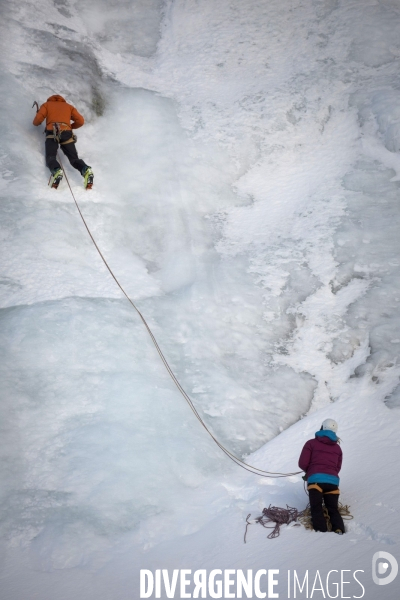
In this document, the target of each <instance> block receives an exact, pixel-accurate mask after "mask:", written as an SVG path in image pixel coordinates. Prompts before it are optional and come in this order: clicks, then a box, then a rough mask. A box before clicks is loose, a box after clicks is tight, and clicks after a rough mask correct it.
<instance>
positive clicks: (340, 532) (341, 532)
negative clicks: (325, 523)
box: [335, 529, 343, 535]
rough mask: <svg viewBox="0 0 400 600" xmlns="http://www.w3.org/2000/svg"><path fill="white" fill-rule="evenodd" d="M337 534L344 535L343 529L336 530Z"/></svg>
mask: <svg viewBox="0 0 400 600" xmlns="http://www.w3.org/2000/svg"><path fill="white" fill-rule="evenodd" d="M335 533H337V534H338V535H343V531H342V530H341V529H335Z"/></svg>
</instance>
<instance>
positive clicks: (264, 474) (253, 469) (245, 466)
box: [36, 103, 302, 479]
mask: <svg viewBox="0 0 400 600" xmlns="http://www.w3.org/2000/svg"><path fill="white" fill-rule="evenodd" d="M36 104H37V103H36ZM57 159H58V161H59V163H60V165H61V169H62V170H63V172H64V175H65V179H66V181H67V184H68V187H69V190H70V192H71V195H72V198H73V200H74V202H75V206H76V208H77V210H78V212H79V215H80V217H81V219H82V222H83V224H84V226H85V228H86V231H87V232H88V234H89V237H90V239H91V240H92V242H93V244H94V246H95V248H96V250H97V252H98V254H99V256H100V258H101V260H102V261H103V263H104V265H105V266H106V268H107V270H108V272H109V273H110V275H111V277H112V278H113V279H114V281H115V283H116V284H117V286H118V287H119V289H120V290H121V292H122V293H123V295H124V296H125V298H126V299H127V300H128V302H129V303H130V304H131V306H132V307H133V308H134V309H135V311H136V313H137V314H138V315H139V317H140V319H141V321H142V323H143V325H144V326H145V328H146V330H147V332H148V334H149V336H150V338H151V340H152V342H153V344H154V346H155V348H156V350H157V352H158V355H159V356H160V358H161V360H162V362H163V364H164V366H165V368H166V370H167V371H168V374H169V376H170V377H171V379H172V381H173V382H174V384H175V385H176V387H177V388H178V390H179V392H180V393H181V394H182V396H183V397H184V399H185V400H186V402H187V403H188V405H189V406H190V408H191V410H192V411H193V413H194V415H195V416H196V418H197V419H198V421H199V422H200V424H201V425H202V427H204V429H205V430H206V431H207V433H208V434H209V436H210V437H211V438H212V439H213V440H214V442H215V443H216V444H217V446H218V447H219V448H220V449H221V450H222V452H224V453H225V454H226V456H228V458H230V459H231V460H232V461H233V462H234V463H236V464H237V465H238V466H239V467H241V468H242V469H245V470H246V471H249V472H250V473H254V475H258V476H260V477H267V478H271V479H277V478H281V477H292V476H293V475H298V474H299V473H301V472H302V471H296V472H294V473H280V472H276V473H275V472H271V471H264V470H263V469H260V468H258V467H254V466H252V465H249V464H248V463H246V462H244V461H243V460H241V459H240V458H238V457H237V456H235V454H233V453H232V452H230V450H228V449H227V448H225V446H224V445H223V444H221V442H219V441H218V439H217V438H216V437H215V436H214V434H213V433H212V432H211V431H210V429H209V428H208V427H207V425H206V423H205V422H204V421H203V419H202V418H201V416H200V414H199V413H198V411H197V409H196V407H195V406H194V404H193V402H192V400H191V398H190V397H189V395H188V394H187V393H186V391H185V390H184V389H183V387H182V385H181V384H180V383H179V381H178V379H177V377H176V375H175V373H174V372H173V371H172V368H171V367H170V365H169V363H168V361H167V359H166V358H165V356H164V354H163V352H162V350H161V348H160V346H159V345H158V342H157V340H156V338H155V336H154V334H153V332H152V330H151V329H150V326H149V325H148V323H147V321H146V319H145V318H144V316H143V315H142V313H141V312H140V310H139V309H138V308H137V306H136V305H135V304H134V302H133V301H132V300H131V298H130V297H129V296H128V294H127V293H126V291H125V290H124V288H123V287H122V285H121V284H120V282H119V281H118V279H117V277H116V276H115V274H114V272H113V271H112V269H111V267H110V266H109V264H108V262H107V261H106V259H105V257H104V255H103V254H102V252H101V250H100V248H99V246H98V245H97V242H96V240H95V239H94V237H93V234H92V232H91V231H90V228H89V226H88V224H87V223H86V220H85V217H84V216H83V214H82V211H81V209H80V207H79V204H78V202H77V200H76V198H75V195H74V192H73V191H72V187H71V184H70V182H69V179H68V177H67V174H66V172H65V170H64V167H63V165H62V162H61V159H60V155H59V153H58V152H57Z"/></svg>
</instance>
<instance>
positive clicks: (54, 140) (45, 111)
mask: <svg viewBox="0 0 400 600" xmlns="http://www.w3.org/2000/svg"><path fill="white" fill-rule="evenodd" d="M45 119H46V165H47V166H48V167H49V169H50V171H51V175H52V176H51V178H50V182H49V185H51V187H53V188H57V187H58V185H59V183H60V181H61V179H62V176H63V172H62V169H61V166H60V163H59V162H58V161H57V150H58V145H60V146H61V149H62V151H63V152H64V154H65V156H66V157H67V158H68V160H69V162H70V163H71V165H72V166H73V167H74V168H75V169H78V171H79V172H80V173H81V175H82V176H83V178H84V186H85V188H86V189H88V188H91V187H92V185H93V171H92V169H91V167H89V166H88V165H87V164H86V163H85V162H84V161H83V160H82V159H81V158H79V157H78V152H77V150H76V147H75V141H76V138H74V137H73V135H72V129H78V127H82V125H83V124H84V122H85V119H84V118H83V117H82V115H81V114H80V113H79V112H78V111H77V110H76V108H75V107H74V106H72V104H68V102H66V101H65V99H64V98H63V97H62V96H59V95H58V94H56V95H54V96H50V98H47V101H46V102H45V103H44V104H42V106H41V107H40V108H39V110H38V112H37V113H36V116H35V118H34V119H33V124H34V125H36V126H37V125H40V124H41V123H43V121H44V120H45ZM71 122H72V123H71Z"/></svg>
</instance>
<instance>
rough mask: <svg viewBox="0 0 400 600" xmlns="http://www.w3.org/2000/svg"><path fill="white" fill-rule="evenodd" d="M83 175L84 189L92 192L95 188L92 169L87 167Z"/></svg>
mask: <svg viewBox="0 0 400 600" xmlns="http://www.w3.org/2000/svg"><path fill="white" fill-rule="evenodd" d="M82 175H83V187H84V188H85V190H91V189H92V187H93V179H94V175H93V171H92V169H91V168H90V167H86V169H85V170H84V171H83V173H82Z"/></svg>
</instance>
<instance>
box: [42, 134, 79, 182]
mask: <svg viewBox="0 0 400 600" xmlns="http://www.w3.org/2000/svg"><path fill="white" fill-rule="evenodd" d="M48 136H52V137H48ZM71 137H72V132H71V130H70V129H67V130H66V131H62V132H61V136H60V138H61V141H62V142H66V141H67V140H69V139H71ZM60 147H61V150H62V151H63V152H64V154H65V156H66V157H67V158H68V160H69V162H70V163H71V165H72V166H73V167H74V168H75V169H78V171H79V172H80V173H82V171H83V169H84V168H85V167H87V166H88V165H87V164H86V163H85V162H84V161H83V160H82V159H81V158H79V157H78V152H77V151H76V147H75V144H74V142H70V143H69V144H61V146H60ZM57 150H58V142H57V141H56V140H55V139H54V137H53V131H48V130H46V165H47V166H48V167H49V169H50V171H51V172H52V173H54V172H55V171H56V170H57V169H60V163H59V162H58V160H57Z"/></svg>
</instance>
